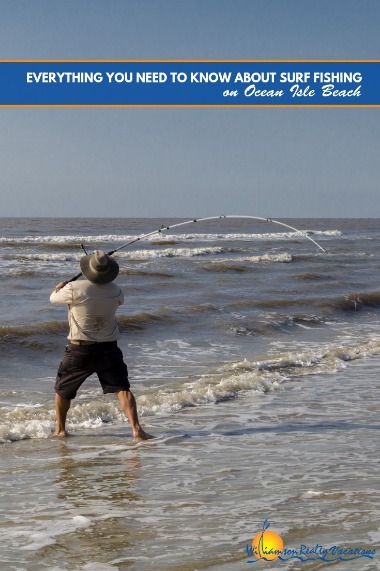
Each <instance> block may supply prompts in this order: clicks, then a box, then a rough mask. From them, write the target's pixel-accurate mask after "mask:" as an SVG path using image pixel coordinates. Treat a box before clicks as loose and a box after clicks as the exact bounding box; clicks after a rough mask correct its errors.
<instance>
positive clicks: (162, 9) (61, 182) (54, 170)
mask: <svg viewBox="0 0 380 571" xmlns="http://www.w3.org/2000/svg"><path fill="white" fill-rule="evenodd" d="M379 24H380V2H379V1H378V0H361V1H360V2H358V1H357V0H286V1H284V0H102V1H101V0H91V1H89V0H65V1H64V2H62V1H61V0H33V2H31V1H30V0H18V1H17V2H11V1H9V0H0V54H1V55H0V58H1V59H190V60H191V59H276V60H278V59H380V35H379ZM0 125H1V129H0V164H1V170H0V185H1V193H0V216H1V217H8V216H10V217H13V216H16V217H40V216H41V217H46V216H47V217H57V216H60V217H74V216H75V217H165V218H167V217H169V218H170V217H185V218H187V217H189V218H192V217H204V216H213V215H219V214H249V215H252V216H264V217H273V218H296V217H301V218H315V217H342V218H344V217H380V200H379V197H380V193H379V178H380V160H379V141H380V109H376V108H375V109H360V108H357V109H355V108H349V109H342V108H326V109H318V108H309V109H299V108H294V109H282V108H274V109H258V108H256V109H255V108H243V109H236V108H231V109H228V108H214V109H210V108H198V109H197V108H189V109H188V108H179V109H175V108H169V109H159V108H146V109H140V108H139V109H136V108H135V109H133V108H130V109H128V108H124V109H110V108H104V109H99V108H96V109H90V108H87V109H80V108H73V109H67V108H63V109H49V108H40V109H35V108H34V109H33V108H32V109H28V108H18V109H13V108H3V109H0Z"/></svg>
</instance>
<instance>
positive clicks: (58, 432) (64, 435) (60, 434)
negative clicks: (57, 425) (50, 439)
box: [53, 430, 69, 438]
mask: <svg viewBox="0 0 380 571" xmlns="http://www.w3.org/2000/svg"><path fill="white" fill-rule="evenodd" d="M53 436H56V437H57V438H67V437H68V436H69V433H68V432H67V430H56V431H55V432H53Z"/></svg>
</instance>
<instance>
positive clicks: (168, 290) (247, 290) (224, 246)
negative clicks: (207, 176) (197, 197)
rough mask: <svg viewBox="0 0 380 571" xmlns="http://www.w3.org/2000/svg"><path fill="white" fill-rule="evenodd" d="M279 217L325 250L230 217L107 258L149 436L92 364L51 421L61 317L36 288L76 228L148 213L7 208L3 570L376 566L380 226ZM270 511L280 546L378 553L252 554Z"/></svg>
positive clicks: (0, 508)
mask: <svg viewBox="0 0 380 571" xmlns="http://www.w3.org/2000/svg"><path fill="white" fill-rule="evenodd" d="M289 223H290V224H293V225H295V226H297V227H299V226H302V228H305V229H310V228H311V229H314V233H313V237H314V238H315V239H316V240H318V241H319V242H320V243H321V244H322V245H323V247H324V248H326V250H327V254H323V253H321V252H320V251H318V249H317V248H316V247H315V246H313V245H312V243H310V242H309V241H308V240H307V239H305V237H304V236H297V238H296V239H295V237H294V236H290V235H289V234H288V233H283V232H280V233H277V232H276V235H273V234H270V233H268V228H267V227H265V230H264V228H263V227H262V226H260V228H257V227H254V228H251V227H250V226H249V224H248V223H247V222H244V224H243V223H242V222H241V221H239V223H238V228H236V226H235V224H234V222H233V221H231V220H229V221H228V226H225V227H224V229H222V228H221V227H220V226H218V225H217V224H216V223H215V225H214V226H213V224H214V223H211V226H212V227H211V228H207V229H206V230H204V229H203V230H199V232H198V228H199V227H197V233H196V234H195V233H194V234H191V233H187V234H186V235H184V234H183V235H181V236H176V235H171V234H170V235H169V236H168V237H167V238H166V240H168V241H170V245H168V244H167V243H166V242H165V238H163V236H162V235H160V244H162V245H158V244H157V241H156V243H151V242H148V243H143V244H138V247H136V246H134V247H133V248H136V251H135V250H134V249H133V250H132V249H130V250H126V252H124V254H125V255H120V256H119V257H118V260H119V262H120V265H121V269H122V271H121V276H120V278H119V281H120V283H121V285H123V287H124V289H125V292H126V300H127V301H126V304H125V306H123V307H122V308H121V309H122V310H121V313H120V317H119V322H120V328H121V340H120V346H121V347H122V348H123V351H124V353H125V357H126V360H127V362H128V366H129V370H130V374H131V383H132V388H133V391H134V393H135V395H136V397H137V400H138V406H139V411H140V415H141V419H142V421H143V424H144V426H145V427H146V428H147V430H148V431H150V432H152V433H154V434H155V435H156V439H155V440H153V441H149V442H145V443H136V442H134V441H132V440H131V437H130V429H129V427H128V425H127V423H126V422H125V419H124V418H123V417H122V415H121V414H120V413H119V411H118V409H117V406H116V399H114V398H113V397H112V396H106V397H105V396H103V395H102V394H101V391H100V389H99V387H98V383H97V380H96V379H95V378H91V379H90V380H88V381H87V382H86V384H85V385H84V386H83V387H82V390H81V393H80V395H79V397H78V399H77V400H76V401H74V403H73V406H72V409H71V411H70V416H69V429H70V432H71V433H72V437H70V438H68V439H66V440H56V439H54V438H51V436H50V435H51V430H52V428H53V426H54V414H53V410H52V399H53V392H52V387H53V383H54V376H55V371H56V368H57V365H58V362H59V360H60V358H61V354H62V351H63V348H64V345H65V335H66V333H67V331H66V310H65V309H64V308H63V309H58V310H57V308H53V307H50V306H49V304H48V295H49V291H50V289H51V288H52V286H53V285H54V284H55V283H56V282H58V281H60V279H62V278H65V277H67V276H68V275H69V276H70V275H74V274H75V273H76V271H77V265H76V260H77V259H79V257H80V255H81V254H80V252H79V253H76V251H75V248H74V246H73V244H74V242H75V240H78V241H79V238H78V236H79V234H80V238H81V241H82V239H83V240H84V241H85V242H86V244H87V243H88V242H91V243H92V245H94V246H95V247H99V245H100V244H101V245H102V247H106V249H107V248H108V241H109V243H110V246H109V249H111V247H113V246H115V242H117V243H123V242H124V241H126V239H128V237H129V236H128V234H127V233H126V232H125V227H126V226H129V228H130V233H131V236H132V235H133V231H132V229H135V230H136V232H137V233H139V232H143V231H149V230H150V229H151V228H152V227H153V228H154V227H155V221H113V222H112V233H110V232H109V233H108V234H107V232H106V229H107V228H109V221H105V220H103V221H97V220H92V221H90V220H88V221H79V220H71V221H43V220H39V221H14V220H13V221H12V220H8V221H5V222H4V226H3V251H2V253H1V254H0V267H1V268H2V271H3V278H4V283H5V292H4V295H3V298H2V300H1V303H2V304H3V315H4V321H3V324H2V327H1V330H0V342H1V345H2V353H1V355H2V357H1V360H2V363H1V364H2V367H1V379H0V407H1V408H0V438H1V439H2V442H3V443H2V444H1V445H0V446H1V448H0V453H1V457H0V486H1V490H2V494H1V499H0V502H1V504H0V515H1V519H0V529H1V532H2V550H1V555H0V560H1V568H2V569H5V570H7V571H8V569H9V570H18V569H27V570H33V571H34V570H40V569H49V570H61V569H62V570H64V569H68V570H73V571H79V570H82V569H83V570H90V571H97V570H98V569H99V570H100V569H101V570H105V571H107V570H111V569H119V570H124V569H126V570H127V569H132V570H135V569H136V570H137V569H139V570H140V569H144V570H147V571H149V570H150V569H160V570H162V571H177V570H178V571H179V570H181V571H182V570H185V571H186V570H188V571H195V570H196V569H215V570H221V571H230V570H231V571H232V570H235V569H246V568H248V569H249V568H253V569H256V568H257V569H264V568H270V569H289V570H293V569H307V570H314V569H321V568H323V567H326V566H329V567H330V566H333V568H334V569H341V570H346V569H347V570H351V569H352V570H359V569H363V570H372V569H378V568H379V557H378V553H379V549H380V545H379V544H380V526H379V521H380V519H379V506H380V503H379V491H378V490H379V485H378V473H379V457H380V455H379V444H378V443H379V429H380V418H379V404H380V403H379V382H380V381H379V375H378V370H379V365H380V357H379V355H380V336H379V314H378V307H379V301H380V294H379V292H378V289H377V282H378V280H377V276H378V270H379V268H380V264H379V261H378V254H377V243H378V240H379V239H380V225H379V223H378V221H325V220H323V221H322V220H321V221H319V220H317V221H292V222H289ZM220 224H223V222H221V223H220ZM189 228H190V227H187V229H189ZM53 229H54V232H53V231H52V230H53ZM260 229H261V230H264V232H265V235H260ZM271 229H272V228H271V227H270V229H269V230H271ZM84 231H85V232H86V233H85V234H84V233H83V232H84ZM65 233H66V234H65ZM25 235H27V236H28V237H27V238H25ZM108 236H109V238H108ZM174 241H175V242H176V244H173V242H174ZM185 246H186V248H185ZM169 249H170V252H169V251H168V250H169ZM194 249H195V251H194ZM25 250H26V251H25ZM185 250H186V251H185ZM219 250H220V251H219ZM201 251H202V253H201ZM73 252H74V253H73ZM162 254H164V255H162ZM26 255H28V256H29V257H27V258H25V256H26ZM21 256H22V257H21ZM268 256H269V257H268ZM273 256H275V258H273ZM266 520H267V521H268V522H269V523H270V529H272V530H274V531H276V532H277V533H278V534H280V535H281V537H282V538H283V540H284V544H285V547H286V548H288V549H293V550H295V551H299V550H300V546H301V545H304V546H306V547H307V548H310V549H311V548H312V547H314V546H316V545H317V544H318V545H319V546H324V547H327V548H329V547H332V546H334V545H336V546H340V547H345V548H353V547H361V548H364V547H365V548H367V549H372V550H376V555H375V556H374V558H373V559H368V558H363V557H362V558H360V559H357V560H355V561H351V560H350V561H348V560H345V561H338V562H336V563H334V564H331V563H327V562H326V561H320V560H317V561H311V560H309V561H307V562H300V561H299V560H298V559H294V558H293V559H291V560H289V561H282V560H276V561H274V562H271V563H270V562H263V561H259V560H256V558H254V557H252V555H251V556H249V553H248V552H247V546H248V547H249V546H250V544H251V542H252V538H253V537H254V536H255V535H256V534H257V533H258V532H260V531H261V529H262V526H263V524H264V522H265V521H266ZM251 560H255V561H256V562H255V563H249V561H251Z"/></svg>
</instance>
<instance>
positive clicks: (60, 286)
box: [54, 282, 69, 291]
mask: <svg viewBox="0 0 380 571" xmlns="http://www.w3.org/2000/svg"><path fill="white" fill-rule="evenodd" d="M68 283H69V282H59V284H57V285H56V286H55V288H54V291H59V290H60V289H62V288H63V287H65V285H67V284H68Z"/></svg>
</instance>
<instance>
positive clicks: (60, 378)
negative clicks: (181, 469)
mask: <svg viewBox="0 0 380 571" xmlns="http://www.w3.org/2000/svg"><path fill="white" fill-rule="evenodd" d="M80 267H81V271H82V274H83V276H84V277H85V278H86V279H81V280H78V281H71V282H60V283H59V284H57V285H56V287H55V289H54V290H53V292H52V294H51V296H50V301H51V302H52V303H54V304H60V303H62V304H63V303H64V304H68V307H69V313H68V320H69V326H70V333H69V335H68V339H69V344H68V345H67V346H66V349H65V354H64V357H63V360H62V362H61V363H60V365H59V368H58V373H57V378H56V383H55V392H56V395H55V410H56V420H57V428H56V431H55V432H54V436H59V437H65V436H68V433H67V431H66V416H67V413H68V411H69V408H70V404H71V401H72V400H73V399H74V398H75V397H76V394H77V391H78V389H79V387H80V386H81V385H82V383H83V382H84V381H85V380H86V379H87V378H88V377H89V376H90V375H91V374H93V373H96V374H97V376H98V378H99V381H100V384H101V386H102V388H103V393H105V394H106V393H115V394H116V396H117V398H118V400H119V404H120V408H121V410H122V411H123V412H124V414H125V415H126V417H127V419H128V420H129V423H130V425H131V427H132V431H133V437H134V438H139V439H142V440H147V439H149V438H153V437H152V436H151V435H149V434H147V433H146V432H145V431H144V430H143V429H142V428H141V426H140V423H139V419H138V415H137V406H136V401H135V398H134V396H133V394H132V392H131V391H130V385H129V381H128V369H127V365H126V364H125V363H124V360H123V353H122V351H121V349H120V348H119V347H118V345H117V339H118V338H119V330H118V326H117V323H116V318H115V313H116V310H117V308H118V307H119V305H121V304H122V303H124V294H123V292H122V290H121V288H120V287H119V286H118V285H116V284H115V283H113V280H114V279H115V278H116V276H117V275H118V273H119V266H118V264H117V262H116V261H115V260H114V259H113V258H111V256H109V255H107V254H106V253H105V252H104V251H103V250H96V251H95V252H94V254H91V255H86V256H83V257H82V258H81V260H80Z"/></svg>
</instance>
